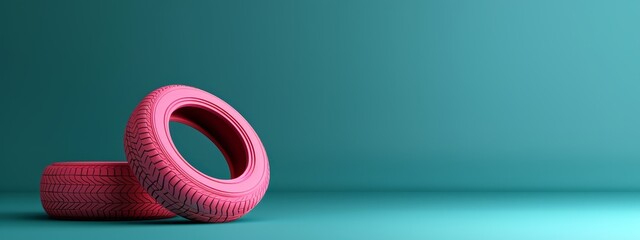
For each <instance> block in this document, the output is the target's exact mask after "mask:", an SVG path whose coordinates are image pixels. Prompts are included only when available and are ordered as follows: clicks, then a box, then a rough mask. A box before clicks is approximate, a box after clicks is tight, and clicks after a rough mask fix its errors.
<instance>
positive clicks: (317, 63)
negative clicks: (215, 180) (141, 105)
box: [0, 0, 640, 191]
mask: <svg viewBox="0 0 640 240" xmlns="http://www.w3.org/2000/svg"><path fill="white" fill-rule="evenodd" d="M639 13H640V1H604V0H603V1H565V0H560V1H533V0H532V1H507V0H505V1H492V0H488V1H476V0H468V1H465V0H460V1H445V0H442V1H391V0H389V1H369V0H366V1H365V0H362V1H344V0H328V1H298V0H275V1H257V0H256V1H178V2H175V1H138V0H118V1H93V0H91V1H87V0H78V1H68V0H60V1H44V0H43V1H21V0H9V1H2V2H0V80H1V82H2V94H0V100H1V101H2V103H3V105H2V118H1V119H0V126H1V127H2V132H1V134H0V136H1V139H2V142H1V145H0V153H1V154H2V156H1V159H2V164H3V168H2V174H0V189H1V190H4V191H36V190H37V189H38V181H39V175H40V173H41V171H42V170H43V168H44V167H45V166H46V165H47V164H49V163H52V162H55V161H68V160H100V159H107V160H123V159H124V154H123V150H122V148H123V147H122V135H123V129H124V126H125V122H126V120H127V118H128V115H129V113H130V112H131V111H132V109H133V108H134V106H135V105H136V104H137V101H139V100H140V99H141V98H142V97H143V96H144V95H145V94H146V93H148V92H149V91H151V90H153V89H154V88H156V87H159V86H163V85H167V84H174V83H180V84H187V85H192V86H196V87H199V88H202V89H205V90H207V91H210V92H212V93H214V94H216V95H218V96H219V97H221V98H223V99H225V100H226V101H227V102H229V103H230V104H231V105H233V106H234V107H235V108H236V109H237V110H238V111H240V112H241V113H242V114H243V115H244V116H245V117H246V118H247V119H248V120H249V121H250V122H251V123H252V125H253V126H254V128H255V129H256V131H257V132H258V133H259V135H260V136H261V138H262V140H263V141H264V144H265V145H266V148H267V151H268V154H269V157H270V161H271V169H272V182H271V190H640V174H638V171H639V170H640V148H639V147H640V110H639V105H640V104H639V103H640V27H639V23H640V14H639ZM172 127H173V129H175V131H176V134H175V135H176V138H178V139H177V140H176V141H178V142H179V144H178V145H179V147H180V148H181V149H183V150H184V152H185V155H187V156H188V157H189V158H190V159H193V161H194V164H195V165H198V166H202V164H203V163H204V161H211V159H214V161H213V162H215V164H212V165H210V166H215V167H213V168H211V167H210V168H208V169H205V171H207V172H214V173H212V174H214V175H217V176H218V175H219V176H221V177H223V176H222V175H224V174H223V173H220V171H219V170H220V169H222V168H224V165H221V163H222V160H220V159H216V158H220V156H219V153H216V152H215V149H214V147H213V145H212V144H210V143H208V142H206V141H205V140H204V138H203V137H201V136H199V135H197V134H195V131H190V130H189V129H187V128H186V127H181V126H172ZM216 154H217V155H216ZM209 156H212V157H211V158H210V157H209ZM205 165H206V164H205ZM220 167H221V168H220ZM227 176H228V174H227Z"/></svg>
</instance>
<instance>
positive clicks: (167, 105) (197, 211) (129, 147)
mask: <svg viewBox="0 0 640 240" xmlns="http://www.w3.org/2000/svg"><path fill="white" fill-rule="evenodd" d="M169 121H175V122H180V123H183V124H186V125H189V126H191V127H193V128H195V129H197V130H198V131H200V132H201V133H202V134H204V135H205V136H207V137H208V138H209V139H210V140H211V141H212V142H213V143H215V144H216V145H217V146H218V149H220V151H221V152H222V154H223V155H224V156H225V159H226V160H227V163H228V165H229V170H230V172H231V179H227V180H223V179H217V178H214V177H211V176H207V175H206V174H204V173H202V172H200V171H198V170H197V169H195V168H194V167H193V166H191V165H190V164H189V163H188V162H187V161H186V160H185V159H184V158H183V157H182V155H180V153H179V152H178V151H177V149H176V147H175V145H174V144H173V141H172V140H171V136H170V134H169ZM124 143H125V144H124V147H125V153H126V156H127V160H128V161H129V164H130V166H131V167H132V169H133V172H134V175H135V176H136V177H137V179H138V180H139V181H140V184H141V185H142V186H143V187H144V189H145V190H147V192H148V193H149V194H150V195H151V196H153V197H154V198H155V199H156V200H157V201H158V202H159V203H160V204H162V205H163V206H164V207H166V208H167V209H169V210H171V211H172V212H174V213H176V214H178V215H180V216H183V217H185V218H187V219H190V220H193V221H199V222H228V221H232V220H235V219H238V218H240V217H241V216H243V215H244V214H246V213H247V212H249V211H250V210H251V209H253V208H254V207H255V206H256V205H257V204H258V202H259V201H260V200H261V199H262V197H263V196H264V194H265V191H266V190H267V187H268V185H269V162H268V160H267V154H266V152H265V149H264V147H263V145H262V142H261V141H260V138H258V135H257V134H256V132H255V131H254V130H253V128H252V127H251V125H249V123H248V122H247V121H246V120H245V119H244V118H243V117H242V116H241V115H240V113H238V112H237V111H236V110H235V109H233V108H232V107H231V106H230V105H229V104H227V103H226V102H224V101H223V100H221V99H219V98H217V97H215V96H213V95H211V94H209V93H207V92H205V91H202V90H199V89H196V88H193V87H187V86H179V85H173V86H166V87H163V88H159V89H157V90H155V91H153V92H151V93H150V94H149V95H147V96H146V97H145V98H144V99H143V100H142V101H141V102H140V104H139V105H138V106H137V107H136V108H135V110H134V111H133V113H132V114H131V117H130V119H129V122H128V123H127V128H126V132H125V137H124Z"/></svg>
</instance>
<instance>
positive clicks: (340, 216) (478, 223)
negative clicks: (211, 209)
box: [0, 192, 640, 240]
mask: <svg viewBox="0 0 640 240" xmlns="http://www.w3.org/2000/svg"><path fill="white" fill-rule="evenodd" d="M0 196H1V198H0V238H2V239H18V238H19V239H23V238H32V239H91V240H98V239H114V238H117V239H134V238H135V239H151V238H157V239H518V240H522V239H581V240H583V239H640V193H405V192H381V193H378V192H375V193H370V192H355V193H340V192H321V193H277V192H275V193H274V192H269V193H267V195H266V196H265V198H264V200H263V201H262V202H261V203H260V204H259V205H258V207H257V208H256V209H254V211H252V212H251V213H249V214H248V215H246V216H245V217H243V218H242V219H240V220H238V221H235V222H231V223H225V224H194V223H191V222H189V221H187V220H184V219H182V218H180V217H176V218H172V219H166V220H155V221H124V222H115V221H114V222H84V221H59V220H51V219H48V218H47V216H46V215H45V213H44V212H43V210H42V208H41V207H40V203H39V198H38V195H37V194H24V193H22V194H9V193H3V194H2V195H0ZM6 237H8V238H6Z"/></svg>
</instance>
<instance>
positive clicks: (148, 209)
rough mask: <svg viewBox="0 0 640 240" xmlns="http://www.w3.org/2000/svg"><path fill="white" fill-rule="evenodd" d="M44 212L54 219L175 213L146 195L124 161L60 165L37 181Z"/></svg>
mask: <svg viewBox="0 0 640 240" xmlns="http://www.w3.org/2000/svg"><path fill="white" fill-rule="evenodd" d="M40 200H41V202H42V207H43V208H44V210H45V212H47V214H48V215H49V216H50V217H52V218H57V219H76V220H127V219H159V218H169V217H174V216H175V214H174V213H173V212H171V211H169V210H167V209H165V208H164V207H162V205H160V204H158V203H157V202H156V200H155V199H154V198H152V197H151V196H149V194H147V192H146V191H144V189H142V187H141V186H140V184H139V183H138V180H137V179H135V178H134V176H133V175H132V174H131V169H130V167H129V164H128V163H126V162H61V163H54V164H51V165H49V166H48V167H47V168H45V170H44V173H43V174H42V178H41V180H40Z"/></svg>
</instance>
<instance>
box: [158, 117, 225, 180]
mask: <svg viewBox="0 0 640 240" xmlns="http://www.w3.org/2000/svg"><path fill="white" fill-rule="evenodd" d="M169 130H170V131H171V138H172V140H173V143H174V144H175V146H176V148H177V149H178V151H179V152H180V154H181V155H182V157H184V158H185V159H186V160H187V161H188V162H189V164H191V166H193V167H194V168H196V169H198V171H200V172H202V173H204V174H206V175H209V176H212V177H215V178H218V179H231V173H230V170H229V166H228V165H227V161H226V160H225V158H224V155H222V152H221V151H220V149H218V147H217V146H216V145H215V144H214V143H212V142H211V141H210V140H209V138H207V137H206V136H205V135H204V134H202V133H200V132H199V131H198V130H196V129H194V128H192V127H190V126H187V125H185V124H182V123H178V122H173V121H172V122H169Z"/></svg>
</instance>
